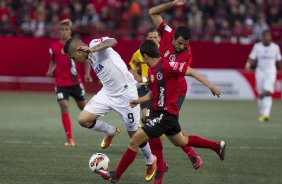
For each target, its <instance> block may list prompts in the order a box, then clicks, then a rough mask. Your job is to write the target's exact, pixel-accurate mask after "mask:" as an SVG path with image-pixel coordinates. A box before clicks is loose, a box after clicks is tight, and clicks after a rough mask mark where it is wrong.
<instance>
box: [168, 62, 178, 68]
mask: <svg viewBox="0 0 282 184" xmlns="http://www.w3.org/2000/svg"><path fill="white" fill-rule="evenodd" d="M178 64H179V63H178V62H169V65H170V66H171V67H172V68H173V70H177V67H178Z"/></svg>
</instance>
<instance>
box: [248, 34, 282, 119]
mask: <svg viewBox="0 0 282 184" xmlns="http://www.w3.org/2000/svg"><path fill="white" fill-rule="evenodd" d="M281 63H282V62H281V53H280V49H279V46H278V45H277V44H275V43H273V42H272V37H271V32H270V31H269V30H266V31H264V32H263V35H262V42H259V43H256V44H255V45H254V47H253V49H252V51H251V53H250V55H249V59H248V61H247V63H246V66H245V68H246V70H247V71H249V70H250V69H251V68H252V67H256V69H255V77H256V88H257V92H258V95H259V96H258V99H257V102H258V109H259V114H260V116H259V119H258V120H259V121H260V122H266V121H268V120H269V117H270V111H271V106H272V94H273V92H274V83H275V80H276V73H277V70H276V64H279V65H280V68H281Z"/></svg>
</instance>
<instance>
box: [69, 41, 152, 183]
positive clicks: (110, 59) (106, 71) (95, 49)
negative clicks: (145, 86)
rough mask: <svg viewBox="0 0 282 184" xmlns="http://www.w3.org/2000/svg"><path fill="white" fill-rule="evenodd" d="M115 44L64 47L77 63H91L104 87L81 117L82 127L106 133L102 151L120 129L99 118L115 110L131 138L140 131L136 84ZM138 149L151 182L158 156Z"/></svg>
mask: <svg viewBox="0 0 282 184" xmlns="http://www.w3.org/2000/svg"><path fill="white" fill-rule="evenodd" d="M116 44H117V41H116V40H115V39H114V38H109V37H103V38H100V39H94V40H92V41H91V42H90V44H89V46H87V45H86V44H85V43H83V42H82V41H81V40H79V39H70V40H68V41H67V42H66V43H65V47H64V51H65V53H67V54H68V55H69V57H71V58H72V59H74V60H75V61H78V62H85V61H86V60H87V61H88V62H90V64H91V66H92V68H93V70H94V71H95V73H96V74H97V76H98V78H99V79H100V81H101V83H102V85H103V87H102V89H101V90H100V91H99V92H98V93H97V94H96V95H95V96H94V97H93V98H92V99H91V100H90V101H89V102H88V104H87V105H86V106H85V108H84V109H83V111H82V112H81V113H80V115H79V117H78V122H79V123H80V125H81V126H83V127H85V128H89V129H91V130H95V131H99V132H105V133H106V134H107V135H106V137H105V138H104V139H103V141H102V143H101V148H103V149H105V148H108V147H109V145H110V144H111V142H112V139H113V138H114V136H115V135H116V134H118V133H119V132H120V129H119V128H118V127H115V126H111V125H109V124H107V123H106V122H104V121H102V120H100V119H98V117H99V116H104V115H106V114H107V113H108V112H109V111H111V110H114V111H116V112H117V113H118V114H119V115H120V116H121V118H122V119H123V121H124V124H125V127H126V129H127V132H128V134H129V136H130V137H132V136H133V134H134V133H135V132H136V131H137V130H138V129H139V128H140V124H139V121H140V106H137V107H135V108H131V107H130V100H133V99H137V98H138V94H137V87H136V81H135V80H134V78H133V75H132V74H131V73H130V72H129V71H128V68H127V66H126V64H125V63H124V61H123V60H122V58H121V57H120V55H119V54H118V53H117V52H116V51H115V50H114V49H112V48H111V47H113V46H115V45H116ZM139 148H140V150H141V152H142V153H143V155H144V156H145V161H146V165H147V171H146V175H145V180H146V181H150V180H152V178H153V176H154V174H155V170H156V157H155V156H154V155H153V154H152V153H151V149H150V146H149V144H148V143H147V142H145V143H143V144H142V145H141V146H140V147H139Z"/></svg>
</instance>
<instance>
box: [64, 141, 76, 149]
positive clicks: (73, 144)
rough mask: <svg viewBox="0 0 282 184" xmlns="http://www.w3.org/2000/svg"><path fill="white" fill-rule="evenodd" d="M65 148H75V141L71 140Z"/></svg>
mask: <svg viewBox="0 0 282 184" xmlns="http://www.w3.org/2000/svg"><path fill="white" fill-rule="evenodd" d="M65 146H66V147H68V148H70V147H74V146H75V143H74V140H73V139H69V140H68V142H66V143H65Z"/></svg>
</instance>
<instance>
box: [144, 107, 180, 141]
mask: <svg viewBox="0 0 282 184" xmlns="http://www.w3.org/2000/svg"><path fill="white" fill-rule="evenodd" d="M142 129H143V130H144V132H145V133H146V134H147V135H148V137H150V138H154V137H160V136H161V135H162V134H165V135H167V136H172V135H176V134H178V133H179V132H181V128H180V125H179V122H178V119H177V116H176V115H172V114H169V113H167V112H165V111H160V112H153V119H148V121H147V123H146V124H145V125H144V127H142Z"/></svg>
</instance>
